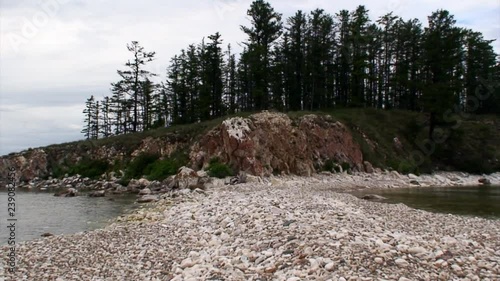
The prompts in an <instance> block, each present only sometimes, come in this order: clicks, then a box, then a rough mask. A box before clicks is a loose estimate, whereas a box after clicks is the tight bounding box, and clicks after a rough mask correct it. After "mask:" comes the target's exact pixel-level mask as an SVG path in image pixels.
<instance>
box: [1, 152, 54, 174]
mask: <svg viewBox="0 0 500 281" xmlns="http://www.w3.org/2000/svg"><path fill="white" fill-rule="evenodd" d="M47 164H48V161H47V153H46V152H45V151H44V150H43V149H32V150H29V151H27V152H26V153H23V154H14V155H12V156H11V157H6V158H1V159H0V172H1V174H2V176H3V175H7V173H8V172H7V171H8V169H9V168H15V169H16V172H15V174H16V180H17V181H18V182H19V181H29V180H31V179H33V178H36V177H38V176H39V175H40V174H47V171H48V165H47Z"/></svg>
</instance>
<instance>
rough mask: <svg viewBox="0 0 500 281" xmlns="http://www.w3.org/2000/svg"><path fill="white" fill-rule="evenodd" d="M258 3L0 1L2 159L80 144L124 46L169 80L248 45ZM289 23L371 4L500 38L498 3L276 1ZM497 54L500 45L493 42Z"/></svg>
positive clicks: (375, 13)
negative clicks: (169, 71) (174, 67)
mask: <svg viewBox="0 0 500 281" xmlns="http://www.w3.org/2000/svg"><path fill="white" fill-rule="evenodd" d="M251 2H252V1H251V0H203V1H200V0H183V1H173V0H143V1H132V0H126V1H124V0H120V1H118V0H115V1H111V0H86V1H83V0H0V155H4V154H7V153H10V152H17V151H21V150H24V149H27V148H30V147H33V148H35V147H40V146H45V145H49V144H53V143H61V142H68V141H75V140H80V139H82V138H83V136H82V134H81V133H80V131H81V128H82V125H83V123H82V119H83V114H82V110H83V108H84V103H85V100H86V99H87V98H88V97H89V96H90V95H94V96H97V97H103V96H106V95H108V94H109V88H110V83H111V82H115V81H117V80H118V76H117V74H116V70H117V69H123V64H124V63H125V62H126V61H127V60H128V59H129V58H130V54H129V52H128V51H127V49H126V44H127V43H129V42H130V41H132V40H135V41H139V42H140V44H141V45H142V46H144V47H145V50H146V51H155V52H156V58H157V59H156V60H155V61H154V62H153V63H151V64H150V67H149V70H151V71H153V72H156V73H158V74H159V75H160V79H161V80H163V79H164V78H165V69H166V67H167V66H168V64H169V60H170V58H171V57H172V56H174V55H175V54H177V53H178V52H179V50H180V49H182V48H185V47H186V46H187V45H189V44H191V43H198V42H200V41H201V39H202V38H203V37H206V36H208V35H210V34H213V33H215V32H217V31H218V32H220V33H221V34H222V36H223V39H224V43H225V44H227V43H231V44H233V45H236V44H237V43H240V42H242V41H244V40H245V36H244V34H243V32H241V31H240V29H239V26H240V25H249V20H248V18H247V16H246V10H247V9H248V7H249V6H250V3H251ZM268 2H270V3H271V5H272V6H273V7H274V8H275V10H277V11H278V12H280V13H282V14H283V16H284V18H287V17H289V16H291V15H293V14H294V13H295V12H296V11H297V10H298V9H302V10H304V11H306V12H309V11H311V10H313V9H315V8H318V7H319V8H322V9H324V10H325V11H327V12H328V13H331V14H335V13H337V12H338V11H340V10H341V9H348V10H354V9H355V8H356V6H358V5H365V6H366V7H367V9H368V10H369V11H370V15H371V19H372V20H375V19H376V18H378V17H379V16H381V15H383V14H386V13H388V12H390V11H394V13H395V14H396V15H399V16H402V17H403V18H404V19H405V20H408V19H411V18H418V19H420V20H421V21H422V22H423V23H424V25H426V19H427V16H428V15H430V14H431V13H432V12H433V11H435V10H437V9H447V10H449V11H450V12H451V13H452V14H453V15H455V19H456V20H457V23H458V25H459V26H464V27H469V28H472V29H474V30H476V31H480V32H482V33H483V34H484V35H485V37H486V38H487V39H497V38H500V0H475V1H451V0H450V1H445V0H421V1H409V0H371V1H352V0H337V1H332V0H302V1H299V0H271V1H268ZM494 46H495V49H496V50H497V53H498V52H499V50H500V43H499V42H495V43H494Z"/></svg>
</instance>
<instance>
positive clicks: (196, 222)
mask: <svg viewBox="0 0 500 281" xmlns="http://www.w3.org/2000/svg"><path fill="white" fill-rule="evenodd" d="M497 176H498V175H497ZM418 180H420V181H422V180H421V179H418ZM334 182H335V178H334V179H333V183H334ZM359 182H360V183H362V182H364V180H362V179H360V180H359ZM333 183H332V181H330V180H325V179H322V178H319V179H318V178H316V179H315V180H309V179H298V178H293V179H292V178H289V179H283V178H282V179H279V180H278V179H277V180H275V181H274V182H269V183H268V184H265V183H246V184H240V185H236V186H218V187H213V188H210V189H207V190H205V191H201V190H197V191H193V192H188V191H187V190H186V191H182V192H178V193H176V196H175V197H172V196H168V195H164V196H163V197H164V198H163V199H162V200H160V201H159V202H156V203H154V204H153V207H152V208H150V209H147V210H141V211H138V212H137V213H135V214H132V215H128V216H125V217H121V218H119V219H118V221H117V222H115V223H113V224H111V225H110V226H108V227H106V228H105V229H101V230H96V231H92V232H86V233H78V234H73V235H61V236H52V237H47V238H43V239H39V240H35V241H29V242H23V243H20V244H19V245H18V246H17V248H16V254H17V265H16V270H17V271H16V272H15V273H14V274H12V273H8V272H6V280H229V281H232V280H287V281H293V280H399V281H404V280H500V220H489V219H482V218H474V217H463V216H456V215H446V214H435V213H429V212H426V211H422V210H415V209H412V208H409V207H407V206H405V205H403V204H384V203H377V202H369V201H365V200H361V199H358V198H356V197H354V196H352V195H349V194H343V193H338V192H336V191H337V189H336V186H335V184H333ZM7 251H8V249H7V248H6V247H3V248H2V252H7ZM4 259H5V262H7V259H6V257H5V256H4Z"/></svg>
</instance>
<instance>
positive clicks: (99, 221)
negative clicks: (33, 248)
mask: <svg viewBox="0 0 500 281" xmlns="http://www.w3.org/2000/svg"><path fill="white" fill-rule="evenodd" d="M109 198H113V199H114V201H110V200H108V197H102V198H90V197H87V196H77V197H70V198H62V197H55V196H53V193H52V192H51V193H48V192H30V191H21V190H17V192H16V218H17V223H16V241H17V242H20V241H27V240H32V239H35V238H40V235H41V234H43V233H46V232H50V233H52V234H63V233H64V234H68V233H76V232H81V231H85V230H92V229H96V228H102V227H104V226H105V225H106V224H108V223H109V221H110V220H111V219H113V218H116V217H117V216H119V215H121V214H124V213H126V212H128V211H130V210H132V209H134V208H137V207H138V205H137V204H134V201H135V199H136V196H135V195H131V194H126V195H115V196H113V197H109ZM0 207H1V209H0V245H2V244H4V243H6V241H7V238H8V237H7V235H8V233H7V232H8V229H7V228H6V224H7V216H8V213H7V193H6V192H5V190H1V191H0Z"/></svg>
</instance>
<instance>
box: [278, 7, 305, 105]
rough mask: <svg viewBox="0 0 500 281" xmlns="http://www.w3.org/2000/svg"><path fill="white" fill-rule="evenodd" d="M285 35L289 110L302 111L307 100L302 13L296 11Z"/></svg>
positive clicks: (289, 20)
mask: <svg viewBox="0 0 500 281" xmlns="http://www.w3.org/2000/svg"><path fill="white" fill-rule="evenodd" d="M287 23H288V27H287V34H286V36H285V38H286V40H285V41H284V43H283V44H284V46H283V47H282V48H283V49H284V50H283V52H284V53H285V55H286V58H287V60H286V63H287V65H288V70H289V72H288V73H289V76H288V79H287V83H288V86H287V87H286V88H287V90H288V91H289V94H288V100H289V101H288V104H289V110H292V111H297V110H301V109H302V101H303V100H304V99H307V97H305V93H304V80H305V78H306V58H305V54H306V32H307V21H306V16H305V14H304V13H303V12H302V11H297V13H295V15H294V16H293V17H290V18H289V19H288V21H287Z"/></svg>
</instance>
